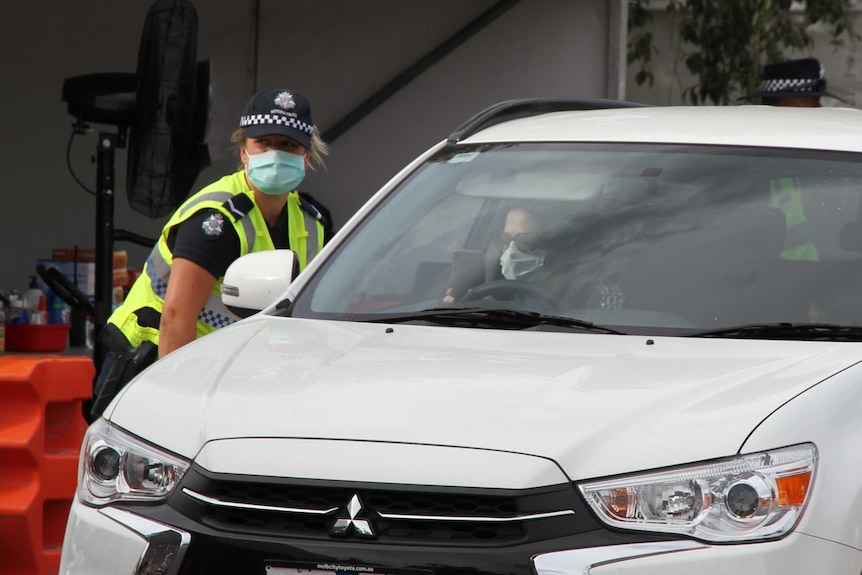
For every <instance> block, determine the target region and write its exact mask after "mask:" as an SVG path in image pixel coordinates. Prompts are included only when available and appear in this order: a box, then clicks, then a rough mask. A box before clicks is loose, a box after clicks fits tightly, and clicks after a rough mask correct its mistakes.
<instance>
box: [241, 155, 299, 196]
mask: <svg viewBox="0 0 862 575" xmlns="http://www.w3.org/2000/svg"><path fill="white" fill-rule="evenodd" d="M246 173H247V174H248V179H249V180H251V183H253V184H254V185H255V187H256V188H257V189H259V190H260V191H261V192H263V193H264V194H267V195H270V196H278V195H281V194H286V193H288V192H292V191H293V190H295V189H296V186H298V185H299V183H300V182H301V181H302V179H303V178H304V177H305V156H299V155H297V154H288V153H287V152H282V151H281V150H269V151H267V152H261V153H259V154H248V167H247V168H246Z"/></svg>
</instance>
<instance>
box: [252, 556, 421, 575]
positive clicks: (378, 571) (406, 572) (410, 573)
mask: <svg viewBox="0 0 862 575" xmlns="http://www.w3.org/2000/svg"><path fill="white" fill-rule="evenodd" d="M263 575H433V574H432V572H431V571H426V570H422V569H390V568H388V567H382V568H381V567H374V566H371V565H355V564H350V563H337V562H325V561H322V562H320V563H294V562H289V561H275V560H273V561H265V562H264V570H263Z"/></svg>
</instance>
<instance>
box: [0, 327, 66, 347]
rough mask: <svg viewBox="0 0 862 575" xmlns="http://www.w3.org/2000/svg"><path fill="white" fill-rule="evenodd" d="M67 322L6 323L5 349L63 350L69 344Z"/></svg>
mask: <svg viewBox="0 0 862 575" xmlns="http://www.w3.org/2000/svg"><path fill="white" fill-rule="evenodd" d="M69 327H71V326H70V325H69V324H68V323H56V324H54V323H51V324H26V323H7V324H6V351H63V350H65V349H66V346H67V345H68V344H69Z"/></svg>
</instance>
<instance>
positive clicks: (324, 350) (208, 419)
mask: <svg viewBox="0 0 862 575" xmlns="http://www.w3.org/2000/svg"><path fill="white" fill-rule="evenodd" d="M857 357H858V349H857V345H855V344H846V343H829V342H798V341H765V340H732V339H714V338H710V339H702V338H680V337H666V338H662V337H649V338H648V337H642V336H618V335H603V334H586V333H568V332H566V333H559V332H554V333H550V332H536V331H505V330H485V329H467V328H447V327H428V326H409V325H395V326H387V325H382V324H367V323H350V322H336V321H322V320H304V319H294V318H276V317H267V316H260V315H259V316H255V317H254V318H250V319H249V320H246V321H243V322H240V323H238V324H235V325H233V326H231V327H229V328H225V329H222V330H219V331H218V332H215V333H213V334H211V335H208V336H206V337H205V338H202V339H199V340H197V341H196V342H194V343H191V344H189V345H187V346H185V347H184V348H182V349H180V350H178V351H176V352H174V353H172V354H171V355H169V356H168V357H166V358H163V359H161V360H159V361H158V362H157V363H156V364H155V365H153V366H152V367H150V368H149V369H148V370H146V371H145V372H144V373H143V374H142V375H141V376H140V377H138V378H137V379H136V380H135V381H134V382H132V383H131V384H130V385H129V386H127V387H126V389H125V390H124V392H123V393H122V395H121V396H120V397H119V398H118V399H117V400H115V402H114V404H113V405H112V406H111V408H110V409H109V411H108V412H107V417H108V418H109V419H110V420H111V421H113V422H114V423H115V424H116V425H118V426H120V427H122V428H125V429H126V430H128V431H130V432H132V433H134V434H136V435H138V436H140V437H142V438H144V439H147V440H149V441H152V442H154V443H156V444H158V445H161V446H162V447H164V448H166V449H169V450H171V451H173V452H176V453H178V454H180V455H183V456H185V457H189V458H193V457H194V456H195V455H196V454H197V453H198V452H199V451H200V449H201V448H202V446H203V445H204V444H206V443H207V442H210V441H214V440H220V439H230V438H240V437H261V438H309V439H312V438H313V439H318V440H320V439H323V440H327V439H333V440H345V439H350V440H358V441H364V442H388V443H399V444H404V443H412V444H424V445H436V446H457V447H465V448H472V449H486V450H495V451H504V452H513V453H522V454H530V455H536V456H540V457H545V458H548V459H551V460H553V461H555V462H557V464H558V465H559V466H560V467H561V468H562V469H563V471H564V472H565V473H566V474H567V475H568V477H569V478H570V479H582V478H589V477H597V476H603V475H610V474H615V473H622V472H627V471H632V470H637V469H646V468H653V467H660V466H665V465H673V464H678V463H683V462H690V461H697V460H702V459H708V458H713V457H721V456H727V455H731V454H733V453H735V452H737V451H738V449H739V448H740V446H741V445H742V443H743V442H744V440H745V438H746V437H747V436H748V435H749V434H750V433H751V432H752V430H753V429H754V428H755V427H756V426H757V425H758V424H759V423H760V422H761V421H762V420H763V419H765V418H766V417H768V416H769V414H770V413H771V412H773V411H774V410H775V409H777V408H778V407H780V406H781V405H782V404H783V403H785V402H787V401H788V400H790V399H791V398H793V397H794V396H796V395H798V394H799V393H801V392H803V391H804V390H806V389H807V388H809V387H811V386H812V385H815V384H817V383H819V382H821V381H822V380H824V379H825V378H828V377H829V376H831V375H833V374H835V373H836V372H838V371H840V370H842V369H846V368H847V367H848V366H850V365H852V364H854V363H856V361H857Z"/></svg>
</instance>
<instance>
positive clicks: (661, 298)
mask: <svg viewBox="0 0 862 575" xmlns="http://www.w3.org/2000/svg"><path fill="white" fill-rule="evenodd" d="M860 160H862V158H860V157H859V155H857V154H850V153H842V152H824V151H811V150H794V149H774V148H769V149H763V148H751V147H728V146H691V145H656V144H607V143H602V144H584V143H565V144H559V143H556V144H536V143H506V144H486V145H474V146H469V145H450V146H447V147H445V148H443V149H441V150H440V151H439V152H438V153H437V154H436V155H435V156H434V157H432V158H431V159H430V160H428V161H427V162H425V163H424V164H423V165H422V166H421V167H420V168H418V169H417V170H415V171H414V172H413V173H412V174H411V175H410V176H409V177H408V178H406V179H405V180H404V181H402V182H401V183H400V184H399V185H398V186H397V188H396V189H395V190H394V191H393V192H392V193H390V194H388V196H387V197H386V198H385V200H383V201H382V202H381V203H380V204H379V205H378V206H377V207H376V208H375V209H374V210H373V211H372V212H371V214H370V215H369V216H368V217H366V218H365V219H364V221H362V223H361V224H360V225H358V226H356V227H355V228H354V229H353V230H352V231H351V232H350V235H349V237H347V238H346V239H347V241H345V242H343V243H342V244H341V245H340V246H339V248H338V250H337V251H336V252H335V253H333V254H332V255H331V257H330V258H328V260H327V261H326V262H325V263H324V264H323V265H322V266H321V267H320V268H319V269H317V270H316V272H315V273H314V275H313V277H311V278H310V280H309V281H308V282H306V283H305V284H304V286H303V287H302V289H301V290H300V292H299V293H298V295H297V297H296V299H295V301H293V302H292V304H291V306H290V308H289V313H291V314H292V315H294V316H300V317H322V318H333V319H349V320H356V321H362V320H367V321H373V320H374V318H375V317H382V316H383V315H382V314H385V316H386V317H389V318H394V317H396V316H399V315H402V316H403V317H409V316H410V314H412V313H415V312H420V311H423V312H427V310H435V309H437V308H443V309H455V310H457V309H462V308H470V309H480V308H481V309H498V308H505V309H507V310H518V311H523V312H529V313H534V314H542V315H552V316H555V317H566V318H574V319H578V320H583V321H586V322H590V323H593V324H597V325H601V326H609V327H613V328H615V329H617V328H618V329H619V331H622V332H625V333H644V334H695V333H697V332H703V333H706V332H708V331H709V330H720V329H725V328H729V327H736V326H745V325H748V324H758V325H759V326H760V328H761V329H763V326H764V325H767V326H768V325H772V324H782V325H783V327H785V328H786V327H787V326H786V325H784V324H788V323H789V324H800V323H801V324H807V323H823V324H840V325H843V326H862V313H860V312H862V305H859V304H860V303H862V222H860V192H862V162H860ZM430 316H433V312H432V313H431V314H427V313H426V315H425V316H423V317H425V318H427V317H430ZM463 323H464V324H468V323H469V322H463ZM459 325H461V324H459Z"/></svg>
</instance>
